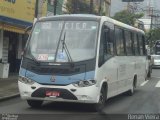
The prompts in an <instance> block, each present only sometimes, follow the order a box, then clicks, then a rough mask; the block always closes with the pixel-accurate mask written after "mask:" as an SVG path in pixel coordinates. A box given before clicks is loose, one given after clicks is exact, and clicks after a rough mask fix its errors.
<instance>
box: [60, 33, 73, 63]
mask: <svg viewBox="0 0 160 120" xmlns="http://www.w3.org/2000/svg"><path fill="white" fill-rule="evenodd" d="M61 41H62V53H63V50H65V52H66V54H67V57H68V59H69V62H70V63H73V60H72V57H71V54H70V52H69V50H68V47H67V45H66V42H65V41H66V32H65V33H64V38H63V40H61Z"/></svg>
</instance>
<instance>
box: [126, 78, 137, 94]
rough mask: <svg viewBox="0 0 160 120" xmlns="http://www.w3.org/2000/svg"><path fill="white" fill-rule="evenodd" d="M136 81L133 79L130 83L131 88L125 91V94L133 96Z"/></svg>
mask: <svg viewBox="0 0 160 120" xmlns="http://www.w3.org/2000/svg"><path fill="white" fill-rule="evenodd" d="M136 85H137V82H136V80H135V79H134V81H133V84H132V88H131V89H130V90H129V91H128V92H127V95H129V96H133V94H134V92H135V88H136Z"/></svg>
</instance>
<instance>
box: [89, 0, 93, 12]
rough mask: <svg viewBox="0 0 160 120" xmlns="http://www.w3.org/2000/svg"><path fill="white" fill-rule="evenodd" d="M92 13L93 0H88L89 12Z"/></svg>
mask: <svg viewBox="0 0 160 120" xmlns="http://www.w3.org/2000/svg"><path fill="white" fill-rule="evenodd" d="M92 13H93V0H90V14H92Z"/></svg>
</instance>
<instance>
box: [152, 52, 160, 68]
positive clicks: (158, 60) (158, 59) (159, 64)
mask: <svg viewBox="0 0 160 120" xmlns="http://www.w3.org/2000/svg"><path fill="white" fill-rule="evenodd" d="M152 58H153V65H152V68H160V55H152Z"/></svg>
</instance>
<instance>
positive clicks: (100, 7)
mask: <svg viewBox="0 0 160 120" xmlns="http://www.w3.org/2000/svg"><path fill="white" fill-rule="evenodd" d="M101 5H102V0H100V3H99V11H98V13H99V15H101V9H102V6H101Z"/></svg>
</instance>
